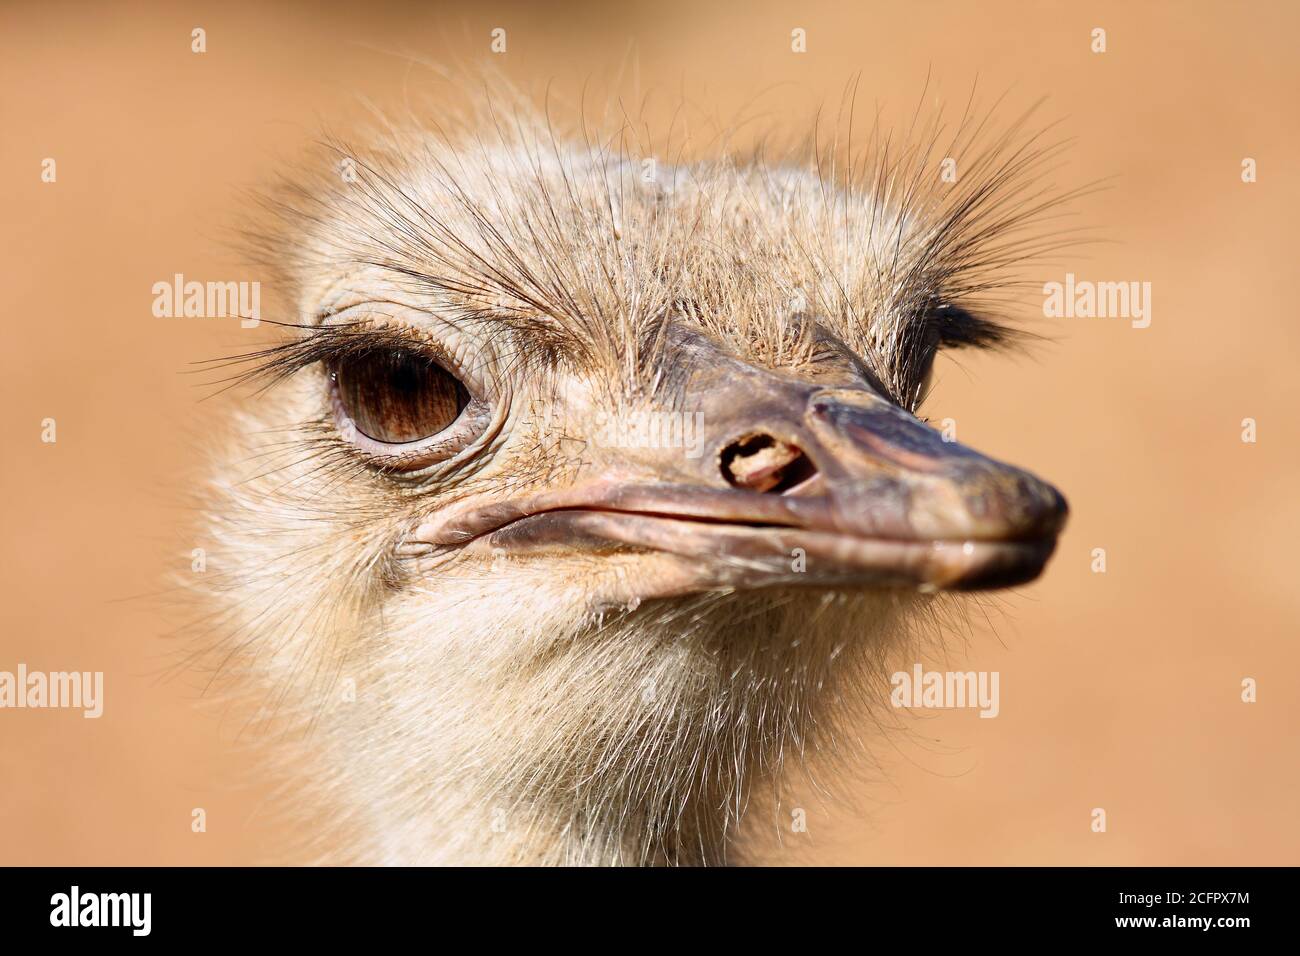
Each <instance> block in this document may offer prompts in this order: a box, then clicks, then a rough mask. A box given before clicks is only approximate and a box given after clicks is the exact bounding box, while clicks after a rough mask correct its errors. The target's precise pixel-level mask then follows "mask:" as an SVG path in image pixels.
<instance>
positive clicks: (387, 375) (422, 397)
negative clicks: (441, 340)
mask: <svg viewBox="0 0 1300 956" xmlns="http://www.w3.org/2000/svg"><path fill="white" fill-rule="evenodd" d="M335 371H336V373H337V379H338V388H339V397H340V399H341V400H342V402H343V411H344V412H345V413H346V414H347V416H348V417H349V418H351V419H352V421H353V423H354V424H355V425H356V427H357V431H359V432H361V433H362V434H363V435H365V436H366V437H367V438H371V439H373V440H375V441H381V442H387V443H389V444H399V443H401V442H411V441H418V440H420V439H421V438H428V437H429V436H430V435H436V434H437V433H438V432H440V431H442V430H443V429H444V428H446V427H447V426H448V425H450V424H451V423H452V422H454V421H455V420H456V418H457V417H458V416H459V415H460V412H461V409H463V408H464V407H465V406H466V404H468V402H469V395H468V394H467V393H466V391H465V388H464V386H462V385H461V384H460V382H459V381H457V380H456V379H455V378H453V377H452V376H451V375H450V374H449V373H448V372H447V371H446V370H445V369H443V368H442V367H441V366H439V365H438V364H437V363H435V362H432V361H430V360H429V359H427V358H424V357H423V356H420V355H416V354H414V353H411V352H405V351H401V350H397V349H391V350H385V351H379V352H368V353H366V354H365V355H360V356H356V357H354V358H348V359H345V360H343V361H342V362H340V363H339V365H338V368H337V369H336V370H335Z"/></svg>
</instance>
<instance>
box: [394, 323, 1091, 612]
mask: <svg viewBox="0 0 1300 956" xmlns="http://www.w3.org/2000/svg"><path fill="white" fill-rule="evenodd" d="M701 347H703V346H698V345H697V346H695V348H697V349H698V348H701ZM690 358H691V355H690V354H689V351H688V352H687V354H686V355H685V356H684V360H686V361H689V360H690ZM707 358H708V361H707V362H701V363H697V368H699V369H701V371H700V372H698V373H696V374H695V375H693V376H692V377H691V381H690V388H689V389H688V391H687V394H690V395H696V396H699V399H700V401H699V402H698V404H697V406H696V407H695V408H692V407H691V405H690V403H689V402H683V403H682V407H683V408H684V409H685V411H684V412H683V413H681V414H682V415H683V417H682V419H681V426H682V428H681V430H680V431H678V432H676V433H674V432H673V431H672V429H670V428H669V429H660V437H661V438H662V437H663V436H664V435H670V436H671V435H674V434H677V435H680V436H681V441H678V442H674V443H671V444H669V445H668V446H666V447H665V446H664V445H663V443H662V442H660V443H659V445H660V447H643V446H644V445H649V446H653V445H654V444H655V443H653V442H626V441H625V442H617V441H615V442H613V443H610V442H606V443H604V445H605V447H596V448H595V449H594V454H596V455H598V456H599V458H600V460H599V462H598V463H597V464H598V467H596V468H594V469H593V472H594V474H595V475H596V476H597V477H595V478H594V479H592V480H590V481H588V482H586V483H584V484H580V485H576V486H574V487H572V488H568V489H564V490H560V491H554V492H549V493H544V494H540V495H533V496H529V497H524V498H520V499H516V500H512V501H508V502H496V503H493V504H491V505H488V506H482V507H478V508H475V509H473V510H472V511H469V512H464V513H461V514H458V515H456V516H454V517H443V518H439V519H436V520H435V521H434V522H432V523H431V524H429V525H427V526H426V527H425V528H423V529H421V530H422V531H423V534H422V535H418V536H419V537H421V539H422V540H424V541H427V542H429V543H433V544H448V545H450V544H463V543H465V542H467V541H469V540H470V539H476V540H480V541H481V543H482V544H485V545H486V546H488V547H491V548H493V549H506V550H507V551H518V550H524V549H527V550H531V549H536V548H545V549H548V550H549V549H556V548H559V549H575V548H576V549H581V550H582V551H584V552H590V551H593V550H594V551H601V552H615V551H622V550H628V549H632V550H638V551H650V552H655V553H658V554H660V555H663V556H672V557H673V559H674V560H673V561H672V562H671V563H672V564H673V570H672V571H671V573H669V574H668V575H667V576H666V578H665V580H664V581H661V582H658V583H654V584H651V583H647V586H646V590H647V591H649V592H650V593H649V594H643V595H642V596H652V595H653V596H660V595H665V594H673V593H685V592H689V591H696V590H705V589H712V588H738V587H758V586H769V585H773V584H787V585H788V584H796V585H797V584H811V585H817V586H823V587H826V586H833V587H876V586H914V587H916V586H919V587H921V588H922V589H923V590H932V589H937V588H954V589H978V588H996V587H1006V586H1010V585H1014V584H1019V583H1022V582H1025V581H1029V580H1031V579H1033V578H1035V577H1037V576H1038V574H1039V573H1040V572H1041V570H1042V568H1043V566H1044V564H1045V563H1046V561H1047V559H1048V557H1049V556H1050V555H1051V553H1052V550H1053V549H1054V547H1055V543H1056V537H1057V534H1058V533H1059V532H1060V530H1061V528H1062V526H1063V525H1064V522H1065V517H1066V512H1067V508H1066V503H1065V499H1064V498H1063V497H1062V496H1061V494H1060V492H1058V491H1057V490H1056V489H1055V488H1053V487H1052V486H1051V485H1049V484H1047V483H1046V482H1044V481H1042V480H1040V479H1038V478H1036V477H1035V476H1033V475H1031V474H1030V473H1029V472H1027V471H1023V470H1021V469H1019V468H1015V467H1013V466H1011V465H1007V464H1003V463H1002V462H999V461H995V460H994V459H992V458H988V457H986V456H984V455H981V454H980V453H978V452H976V451H973V450H971V449H969V448H966V447H965V446H963V445H960V444H958V443H956V442H953V441H945V440H944V438H943V437H942V436H941V435H940V433H939V432H937V431H935V430H934V429H932V428H930V427H929V426H927V425H925V424H924V423H923V422H921V421H919V420H918V419H917V418H916V417H915V416H913V415H912V414H910V413H909V412H907V411H905V410H904V409H902V408H900V407H898V406H896V405H894V404H892V403H890V402H888V401H887V400H885V399H883V398H881V397H880V396H879V395H877V394H876V393H875V392H873V391H871V390H869V389H867V388H866V387H862V386H857V385H854V386H850V387H834V388H826V387H820V386H818V385H816V384H813V383H808V382H804V381H800V380H795V379H791V378H787V377H784V376H780V375H777V374H775V373H772V372H768V371H765V370H762V369H757V368H755V367H753V366H751V365H748V364H746V363H744V362H741V361H739V360H738V359H735V358H733V357H729V356H725V355H723V354H722V353H719V352H714V351H710V354H709V355H708V356H707ZM674 414H676V413H674ZM613 424H614V425H615V426H617V425H618V422H617V421H616V420H615V421H614V422H613ZM692 425H694V426H695V427H698V428H700V431H699V433H698V434H697V435H690V434H687V432H689V431H690V429H691V427H692ZM639 434H640V435H641V436H642V437H643V438H644V437H645V434H646V430H645V429H644V428H641V429H640V430H639ZM594 444H595V445H597V446H599V445H600V444H601V443H599V442H596V443H594ZM611 445H612V447H611Z"/></svg>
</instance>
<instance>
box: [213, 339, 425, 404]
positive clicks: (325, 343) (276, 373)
mask: <svg viewBox="0 0 1300 956" xmlns="http://www.w3.org/2000/svg"><path fill="white" fill-rule="evenodd" d="M263 321H265V322H266V323H267V324H269V325H275V326H279V327H280V328H284V329H293V330H296V331H297V332H299V333H301V334H299V335H298V336H297V337H296V338H293V339H290V340H289V341H286V342H283V343H280V344H278V345H272V346H270V347H268V348H265V349H259V350H258V351H255V352H245V353H242V354H239V355H229V356H225V357H222V358H215V359H206V360H203V361H200V362H194V363H192V364H194V365H196V366H198V368H197V369H195V371H199V372H207V371H213V370H226V369H234V370H235V371H234V374H232V375H228V376H226V377H224V378H219V379H215V380H213V381H211V382H206V383H204V384H206V385H220V386H221V388H219V389H217V391H215V392H214V393H213V395H219V394H221V393H222V392H225V391H227V390H229V389H232V388H237V387H239V386H241V385H248V384H255V385H256V386H257V391H256V394H260V393H262V392H264V391H266V390H267V389H269V388H271V387H272V386H274V385H276V384H278V383H279V382H282V381H284V380H285V379H286V378H288V377H289V376H291V375H293V374H294V373H295V372H298V371H300V370H302V369H304V368H307V367H308V366H310V365H314V364H316V363H317V362H326V363H329V362H337V361H339V360H341V359H343V358H346V357H349V356H357V355H364V354H366V353H368V352H371V351H374V350H376V349H394V348H398V349H404V350H408V351H417V352H424V353H427V354H429V356H430V357H431V358H433V359H440V358H441V357H440V356H439V355H438V354H437V352H436V350H434V349H433V348H432V347H431V346H430V344H429V343H428V342H427V341H424V340H422V339H421V338H419V337H418V336H416V335H414V334H412V333H410V332H409V331H407V330H405V329H403V328H400V327H394V326H381V325H371V324H369V323H366V322H341V323H334V324H330V325H298V324H294V323H289V322H272V321H268V320H263ZM209 397H211V396H209Z"/></svg>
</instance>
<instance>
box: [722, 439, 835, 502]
mask: <svg viewBox="0 0 1300 956" xmlns="http://www.w3.org/2000/svg"><path fill="white" fill-rule="evenodd" d="M719 464H720V466H721V468H722V477H723V478H725V479H726V480H727V484H729V485H732V486H733V487H736V488H744V489H746V490H747V491H761V492H768V493H771V494H781V493H782V492H785V491H789V490H790V489H791V488H793V487H795V486H796V485H799V484H802V483H803V482H805V481H807V480H808V479H809V478H811V477H813V476H814V475H815V474H817V467H816V466H815V465H814V464H813V463H812V459H810V458H809V457H808V456H807V455H805V454H804V453H803V451H802V450H801V449H799V448H796V447H795V446H794V445H789V444H787V443H785V442H783V441H781V440H780V439H777V438H773V437H772V436H771V435H762V434H759V435H749V436H746V437H745V438H741V439H738V440H736V441H734V442H732V443H731V444H730V445H728V446H727V447H726V448H724V449H722V454H721V456H720V459H719Z"/></svg>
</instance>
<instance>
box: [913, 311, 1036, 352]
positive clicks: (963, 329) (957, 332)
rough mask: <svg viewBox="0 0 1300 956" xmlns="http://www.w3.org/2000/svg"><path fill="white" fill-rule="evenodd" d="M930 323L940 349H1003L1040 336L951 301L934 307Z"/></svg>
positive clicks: (927, 317) (927, 319) (928, 316)
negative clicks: (1004, 323)
mask: <svg viewBox="0 0 1300 956" xmlns="http://www.w3.org/2000/svg"><path fill="white" fill-rule="evenodd" d="M926 324H927V325H928V326H929V327H930V328H931V329H932V330H933V331H934V333H935V341H936V343H937V344H938V346H939V347H940V348H965V347H969V348H977V349H1000V348H1007V347H1010V346H1013V345H1017V344H1021V343H1023V342H1025V341H1026V340H1027V339H1035V338H1039V336H1036V335H1034V334H1033V333H1032V332H1026V331H1024V330H1022V329H1016V328H1012V327H1011V326H1008V325H1003V324H1002V323H1000V322H996V321H994V320H992V319H988V318H985V317H983V316H980V315H976V314H975V313H973V312H969V311H967V310H966V309H964V308H962V307H961V306H957V305H952V304H949V303H945V304H942V305H939V306H938V307H936V308H934V309H932V310H931V311H930V313H929V314H928V315H927V316H926Z"/></svg>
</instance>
